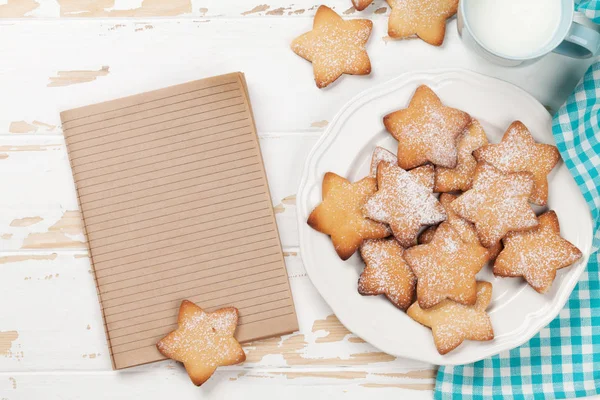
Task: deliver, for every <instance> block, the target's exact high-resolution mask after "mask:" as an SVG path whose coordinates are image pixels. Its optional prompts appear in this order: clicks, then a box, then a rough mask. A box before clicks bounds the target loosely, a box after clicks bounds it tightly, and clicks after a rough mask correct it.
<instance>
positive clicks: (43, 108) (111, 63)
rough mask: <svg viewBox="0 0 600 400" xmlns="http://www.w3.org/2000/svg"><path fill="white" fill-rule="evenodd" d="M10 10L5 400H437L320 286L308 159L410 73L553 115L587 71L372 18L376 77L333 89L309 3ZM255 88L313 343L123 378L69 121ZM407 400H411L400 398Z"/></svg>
mask: <svg viewBox="0 0 600 400" xmlns="http://www.w3.org/2000/svg"><path fill="white" fill-rule="evenodd" d="M265 1H269V4H264V3H262V2H258V1H257V2H256V3H252V2H249V1H248V0H228V1H223V0H87V1H83V0H0V18H2V19H0V99H1V102H0V399H1V400H15V399H37V398H44V399H74V398H85V399H105V398H111V399H117V398H123V399H132V398H144V399H162V398H167V397H166V396H169V397H168V398H171V396H173V397H174V396H175V395H176V396H177V398H178V399H188V398H190V399H191V398H203V399H209V398H210V399H221V398H239V397H240V396H243V398H261V397H267V398H272V397H275V396H277V397H278V398H284V397H285V398H298V399H301V398H302V399H304V398H307V397H309V396H313V397H314V396H318V398H321V397H325V396H328V397H330V398H352V399H354V398H356V399H359V398H364V396H365V395H371V396H382V397H381V398H385V397H390V398H391V397H392V396H395V397H396V398H430V397H431V395H432V389H433V383H434V377H435V370H436V367H435V366H433V365H428V364H424V363H421V362H416V361H411V360H405V359H396V358H394V357H391V356H389V355H386V354H384V353H381V352H379V351H378V350H377V349H375V348H373V347H372V346H370V345H369V344H367V343H364V342H363V341H361V340H360V339H359V338H357V337H355V336H353V335H352V334H351V333H350V332H348V331H347V330H346V329H345V328H344V327H342V326H341V325H340V324H339V322H338V321H337V319H336V318H335V316H334V315H333V312H332V311H331V309H330V308H329V307H328V306H327V305H326V304H325V303H324V301H323V300H322V299H321V297H320V296H319V294H318V293H317V292H316V290H315V288H314V287H313V286H312V284H311V282H310V280H309V278H308V277H307V275H306V272H305V270H304V267H303V266H302V260H301V258H300V254H298V247H297V246H298V240H297V234H296V217H295V205H294V199H295V197H294V194H295V193H296V188H297V185H298V181H299V178H300V173H301V170H302V167H303V164H304V159H305V157H306V155H307V153H308V152H309V150H310V149H311V147H312V146H313V144H314V143H315V141H316V140H317V138H318V137H319V135H321V133H322V132H323V130H324V129H325V127H326V126H327V121H329V120H331V119H332V118H333V116H334V115H335V113H336V112H337V110H338V109H339V108H340V107H341V106H342V105H343V104H344V103H346V102H347V101H348V100H350V99H351V98H352V97H353V96H355V95H356V94H358V93H359V92H361V91H362V90H364V89H367V88H369V87H371V86H373V85H375V84H378V83H382V82H385V81H386V80H389V79H391V78H393V77H396V76H397V75H399V74H401V73H402V72H405V71H410V70H418V69H430V68H441V67H443V68H449V67H458V68H467V69H471V70H475V71H478V72H481V73H484V74H488V75H491V76H495V77H498V78H501V79H505V80H507V81H510V82H513V83H515V84H517V85H518V86H521V87H522V88H524V89H525V90H527V91H528V92H530V93H531V94H533V95H534V96H535V97H536V98H537V99H539V100H540V101H541V102H542V104H544V105H547V107H548V108H549V109H550V110H553V111H554V110H556V109H557V108H558V107H559V106H560V105H561V103H562V102H563V101H564V100H565V98H566V97H567V96H568V94H569V93H570V92H571V90H572V89H573V87H574V86H575V84H576V83H577V81H578V80H579V78H580V77H581V76H582V75H583V73H584V71H585V69H586V68H587V67H588V65H589V63H590V61H589V60H588V61H574V60H570V59H567V58H563V57H560V56H556V55H550V56H548V57H546V58H545V59H544V60H542V61H540V62H538V63H536V64H533V65H529V66H526V67H522V68H515V69H506V68H501V67H497V66H494V65H491V64H489V63H487V62H485V61H483V60H481V59H479V58H477V56H475V55H473V54H471V53H469V52H468V51H467V50H466V49H465V48H464V47H463V46H462V44H461V42H460V39H459V37H458V34H457V32H456V21H451V22H450V24H449V27H448V33H447V38H446V42H445V44H444V46H443V47H441V48H434V47H432V46H428V45H426V44H424V43H422V42H420V41H418V40H409V41H403V42H394V41H390V40H388V38H387V35H386V27H387V15H388V14H389V9H388V7H387V5H386V4H385V2H384V1H382V0H375V1H374V4H372V5H371V6H370V7H369V8H368V9H367V10H365V11H364V12H362V13H358V12H355V11H354V10H353V9H352V8H351V7H350V0H329V1H328V2H327V4H328V5H329V6H332V7H333V8H334V9H335V10H337V11H338V12H339V13H342V14H344V15H345V16H347V17H351V18H355V17H364V18H371V19H372V20H373V22H374V30H373V33H372V37H371V39H370V42H369V44H368V51H369V54H370V56H371V60H372V65H373V73H372V74H371V75H370V76H368V77H349V76H345V77H343V78H341V79H340V80H339V81H338V82H336V83H335V84H333V85H331V86H330V87H329V88H327V89H325V90H319V89H317V88H316V86H315V85H314V83H313V78H312V69H311V65H310V64H309V63H308V62H306V61H304V60H302V59H300V58H299V57H298V56H296V55H295V54H293V53H292V52H291V51H290V50H289V43H290V41H291V39H292V38H294V37H295V36H296V35H298V34H300V33H302V32H305V31H307V30H309V29H310V26H311V24H312V16H313V15H314V12H315V9H316V7H317V5H316V4H315V3H313V2H312V1H310V0H265ZM232 71H243V72H244V73H245V74H246V79H247V80H248V85H249V90H250V96H251V98H252V102H253V108H254V112H255V117H256V121H257V124H258V130H259V135H260V140H261V147H262V152H263V155H264V159H265V163H266V168H267V173H268V177H269V182H270V186H271V193H272V197H273V200H274V204H273V206H274V207H275V210H276V212H277V222H278V224H279V228H280V232H281V240H282V245H283V247H284V251H285V252H286V264H287V268H288V274H289V277H290V282H291V287H292V291H293V295H294V301H295V303H296V308H297V312H298V317H299V320H300V321H299V322H300V331H299V332H297V333H295V334H292V335H288V336H285V337H282V338H274V339H270V340H265V341H261V342H256V343H251V344H248V345H246V346H245V349H246V352H247V355H248V360H247V361H246V363H244V364H243V365H240V366H234V367H229V368H222V369H219V371H218V372H217V373H216V374H215V376H214V377H213V378H212V379H211V380H210V381H209V382H208V383H207V384H205V385H204V386H203V387H201V388H196V387H195V386H193V385H192V384H191V383H190V382H189V380H188V377H187V375H186V374H185V372H184V370H183V368H182V367H181V366H180V365H178V364H176V363H174V362H169V361H165V362H161V363H155V364H152V365H147V366H143V367H138V368H132V369H129V370H125V371H121V372H113V371H111V367H110V360H109V356H108V349H107V346H106V340H105V337H104V332H103V329H102V320H101V316H100V309H99V305H98V301H97V297H96V293H95V290H94V283H93V279H92V275H91V273H90V272H91V271H90V263H89V259H88V257H87V252H86V250H85V249H86V247H85V243H84V238H83V235H82V230H81V222H80V217H79V213H78V210H77V201H76V197H75V190H74V186H73V181H72V177H71V171H70V168H69V164H68V161H67V153H66V149H65V144H64V140H63V136H62V132H61V127H60V120H59V112H60V111H61V110H65V109H68V108H72V107H76V106H81V105H85V104H89V103H95V102H99V101H104V100H108V99H112V98H116V97H120V96H124V95H129V94H134V93H138V92H141V91H147V90H151V89H156V88H160V87H164V86H168V85H173V84H177V83H182V82H186V81H189V80H194V79H200V78H203V77H208V76H211V75H217V74H222V73H226V72H232ZM397 396H400V397H397Z"/></svg>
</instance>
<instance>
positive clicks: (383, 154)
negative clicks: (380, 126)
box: [370, 146, 398, 178]
mask: <svg viewBox="0 0 600 400" xmlns="http://www.w3.org/2000/svg"><path fill="white" fill-rule="evenodd" d="M382 161H385V162H389V163H390V164H398V157H396V155H395V154H394V153H392V152H391V151H389V150H387V149H384V148H383V147H379V146H377V147H375V150H373V156H371V174H370V176H372V177H373V178H377V166H379V163H380V162H382Z"/></svg>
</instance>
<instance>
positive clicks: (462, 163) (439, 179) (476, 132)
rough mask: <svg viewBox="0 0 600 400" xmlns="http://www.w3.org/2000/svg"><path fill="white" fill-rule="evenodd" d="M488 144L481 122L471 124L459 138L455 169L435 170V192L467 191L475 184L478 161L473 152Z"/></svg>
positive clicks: (441, 168) (440, 168)
mask: <svg viewBox="0 0 600 400" xmlns="http://www.w3.org/2000/svg"><path fill="white" fill-rule="evenodd" d="M486 144H488V139H487V136H486V134H485V131H484V130H483V127H482V126H481V124H480V123H479V121H477V120H475V119H473V120H472V121H471V124H470V125H469V126H468V127H467V129H465V131H464V132H463V133H462V134H461V135H460V136H459V138H458V162H457V163H456V167H455V168H445V167H437V168H436V169H435V187H434V191H435V192H456V191H462V192H464V191H467V190H469V189H471V185H472V184H473V175H475V168H476V167H477V160H475V157H473V151H475V150H477V149H478V148H480V147H481V146H484V145H486Z"/></svg>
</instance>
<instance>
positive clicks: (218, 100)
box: [61, 73, 298, 369]
mask: <svg viewBox="0 0 600 400" xmlns="http://www.w3.org/2000/svg"><path fill="white" fill-rule="evenodd" d="M61 119H62V123H63V130H64V132H65V140H66V142H67V147H68V152H69V158H70V161H71V167H72V170H73V177H74V180H75V185H76V187H77V193H78V197H79V204H80V208H81V210H82V215H83V219H84V225H85V230H86V236H87V240H88V246H89V251H90V255H91V259H92V265H93V269H94V272H95V278H96V284H97V289H98V293H99V297H100V302H101V305H102V312H103V316H104V321H105V330H106V334H107V338H108V343H109V348H110V351H111V355H112V360H113V367H114V368H116V369H121V368H127V367H130V366H134V365H139V364H144V363H148V362H152V361H157V360H162V359H164V357H163V356H162V355H161V354H160V353H159V352H158V351H157V350H156V347H155V345H156V342H157V341H158V340H159V339H161V338H162V337H163V336H165V335H166V334H167V333H169V332H170V331H171V330H173V329H175V328H176V327H177V323H176V318H177V311H178V308H179V304H180V303H181V301H182V300H184V299H187V300H190V301H192V302H194V303H196V304H198V305H199V306H200V307H202V308H204V309H206V310H208V311H212V310H215V309H218V308H221V307H225V306H235V307H237V308H238V309H239V311H240V320H239V325H238V329H237V331H236V337H237V338H238V340H240V341H249V340H255V339H260V338H264V337H268V336H274V335H281V334H285V333H289V332H293V331H295V330H297V329H298V322H297V318H296V314H295V310H294V304H293V301H292V297H291V292H290V288H289V282H288V279H287V274H286V270H285V264H284V261H283V253H282V251H281V245H280V242H279V237H278V232H277V226H276V223H275V217H274V215H273V209H272V203H271V199H270V195H269V188H268V185H267V180H266V175H265V170H264V166H263V163H262V158H261V154H260V148H259V145H258V139H257V136H256V131H255V126H254V121H253V117H252V111H251V108H250V104H249V99H248V95H247V88H246V85H245V80H244V77H243V75H242V74H239V73H236V74H229V75H223V76H219V77H214V78H209V79H204V80H200V81H195V82H190V83H187V84H183V85H178V86H173V87H169V88H166V89H161V90H157V91H153V92H148V93H144V94H140V95H136V96H131V97H126V98H123V99H119V100H114V101H109V102H106V103H101V104H96V105H91V106H87V107H82V108H78V109H74V110H70V111H65V112H63V113H61Z"/></svg>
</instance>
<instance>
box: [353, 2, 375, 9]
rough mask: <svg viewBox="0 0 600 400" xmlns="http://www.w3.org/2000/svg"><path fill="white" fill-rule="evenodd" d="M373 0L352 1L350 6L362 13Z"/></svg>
mask: <svg viewBox="0 0 600 400" xmlns="http://www.w3.org/2000/svg"><path fill="white" fill-rule="evenodd" d="M372 2H373V0H352V5H353V6H354V8H356V10H357V11H362V10H364V9H365V8H367V7H368V6H369V4H371V3H372Z"/></svg>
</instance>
